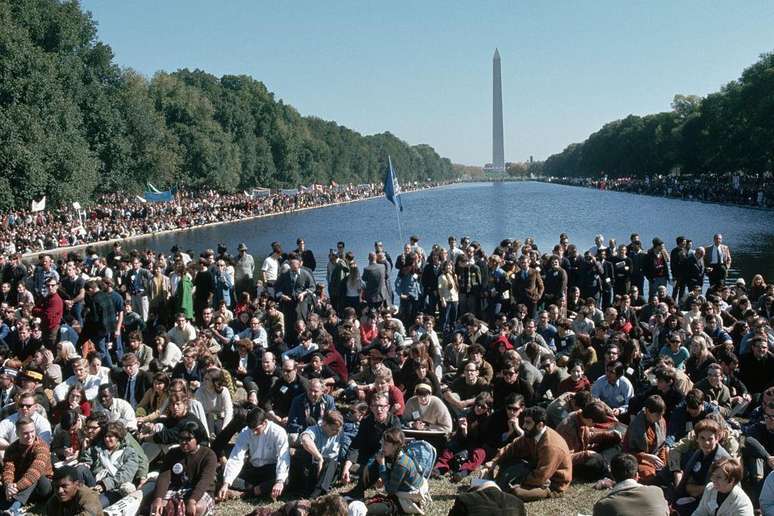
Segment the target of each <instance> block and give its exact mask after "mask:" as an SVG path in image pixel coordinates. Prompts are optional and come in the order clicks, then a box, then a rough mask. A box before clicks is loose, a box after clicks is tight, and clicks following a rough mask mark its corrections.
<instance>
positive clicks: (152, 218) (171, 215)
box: [0, 183, 437, 254]
mask: <svg viewBox="0 0 774 516" xmlns="http://www.w3.org/2000/svg"><path fill="white" fill-rule="evenodd" d="M433 186H437V184H435V183H423V184H419V183H409V184H406V185H403V187H402V188H403V191H412V190H417V189H421V188H429V187H433ZM382 193H383V185H382V184H360V185H330V186H322V185H317V186H313V187H311V188H309V189H304V190H301V191H299V192H298V193H297V194H292V193H288V192H284V193H283V191H281V190H280V191H279V192H274V193H269V194H263V192H261V193H260V194H259V193H254V192H240V193H235V194H223V193H218V192H216V191H212V190H208V191H179V192H177V193H176V194H175V196H174V199H173V200H172V201H169V202H156V203H152V202H143V201H142V200H141V198H139V197H136V196H127V195H126V194H125V193H114V194H108V195H103V196H101V197H99V198H98V199H97V201H96V202H95V203H94V204H92V205H87V206H84V207H83V208H82V209H76V208H72V207H69V206H68V207H65V208H54V209H49V210H43V211H37V212H33V211H29V210H14V211H9V212H6V213H0V252H3V253H4V254H13V253H17V252H18V253H21V254H28V253H35V252H41V251H48V250H54V249H58V248H63V247H72V246H77V245H81V244H91V243H97V242H104V241H108V240H114V239H126V238H131V237H138V236H142V235H147V234H152V233H158V232H159V231H172V230H177V229H187V228H192V227H196V226H201V225H205V224H212V223H221V222H230V221H237V220H241V219H244V218H249V217H256V216H261V215H271V214H279V213H286V212H291V211H294V210H299V209H304V208H313V207H319V206H325V205H328V204H336V203H342V202H349V201H354V200H360V199H368V198H370V197H375V196H379V195H382Z"/></svg>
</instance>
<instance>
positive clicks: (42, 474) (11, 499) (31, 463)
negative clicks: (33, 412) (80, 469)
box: [0, 416, 53, 514]
mask: <svg viewBox="0 0 774 516" xmlns="http://www.w3.org/2000/svg"><path fill="white" fill-rule="evenodd" d="M16 434H17V435H18V436H19V438H18V439H17V440H16V441H14V442H12V443H11V445H10V446H8V448H7V449H6V450H5V461H4V463H3V489H2V500H0V510H3V511H8V512H9V513H11V514H13V513H19V512H21V508H22V506H23V505H24V504H26V503H27V502H28V501H30V500H45V499H46V498H47V497H48V496H49V495H50V494H51V481H50V480H49V478H50V477H51V476H52V475H53V471H52V468H51V452H50V451H49V449H48V445H47V444H46V443H45V442H44V441H43V440H42V439H41V438H40V437H38V433H37V431H36V430H35V423H34V422H33V421H32V419H30V418H29V416H22V417H20V418H19V419H18V420H17V421H16Z"/></svg>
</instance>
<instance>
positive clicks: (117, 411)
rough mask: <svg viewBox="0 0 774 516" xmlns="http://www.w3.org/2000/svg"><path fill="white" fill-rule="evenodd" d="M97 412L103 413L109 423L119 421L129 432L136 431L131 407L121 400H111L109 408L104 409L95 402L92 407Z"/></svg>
mask: <svg viewBox="0 0 774 516" xmlns="http://www.w3.org/2000/svg"><path fill="white" fill-rule="evenodd" d="M94 410H95V411H97V412H105V413H107V415H108V419H109V420H110V421H120V422H122V423H123V424H124V426H125V427H126V428H128V429H129V430H137V418H136V417H135V415H134V409H133V408H132V405H131V404H130V403H129V402H128V401H125V400H122V399H121V398H115V397H114V398H113V404H112V405H110V408H105V407H103V406H102V403H100V402H99V401H97V402H96V403H95V405H94Z"/></svg>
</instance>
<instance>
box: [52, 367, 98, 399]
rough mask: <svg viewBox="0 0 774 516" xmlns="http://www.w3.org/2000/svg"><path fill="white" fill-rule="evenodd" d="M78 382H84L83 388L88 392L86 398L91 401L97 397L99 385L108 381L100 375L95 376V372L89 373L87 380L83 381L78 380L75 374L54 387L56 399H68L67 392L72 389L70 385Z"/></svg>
mask: <svg viewBox="0 0 774 516" xmlns="http://www.w3.org/2000/svg"><path fill="white" fill-rule="evenodd" d="M78 383H82V385H83V390H84V391H85V392H86V399H87V400H89V401H94V400H95V399H97V392H98V391H99V386H100V385H102V384H103V383H108V382H107V381H105V380H104V379H103V378H100V377H99V376H94V375H93V374H90V375H87V376H86V381H85V382H81V381H80V380H78V377H77V376H75V375H73V376H71V377H70V378H68V379H67V380H65V381H63V382H62V383H60V384H59V385H57V386H56V387H55V388H54V399H55V400H56V401H58V402H59V401H64V400H66V399H67V393H68V392H69V391H70V387H72V386H73V385H75V384H78Z"/></svg>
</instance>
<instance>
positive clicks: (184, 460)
mask: <svg viewBox="0 0 774 516" xmlns="http://www.w3.org/2000/svg"><path fill="white" fill-rule="evenodd" d="M202 441H206V439H205V438H204V433H203V430H202V428H201V426H200V425H199V423H197V422H196V421H187V422H186V423H184V424H183V426H182V427H181V429H180V432H179V433H178V442H179V444H180V446H179V447H178V448H176V449H173V450H171V451H170V452H169V454H168V455H167V456H166V457H165V459H164V466H163V467H162V469H161V473H159V477H158V480H157V481H156V489H155V490H154V491H153V502H152V504H151V508H150V514H151V515H152V516H160V515H161V514H163V512H164V508H165V507H166V505H167V500H168V499H169V498H170V495H171V494H173V493H170V491H177V490H180V489H190V492H188V493H187V494H186V495H185V498H184V502H185V506H186V514H187V515H191V516H204V515H205V514H209V513H211V512H212V511H213V509H214V507H215V501H214V498H215V481H216V475H217V468H218V458H217V456H216V455H215V452H213V451H212V450H211V449H210V448H208V447H206V446H201V445H200V443H201V442H202Z"/></svg>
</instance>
